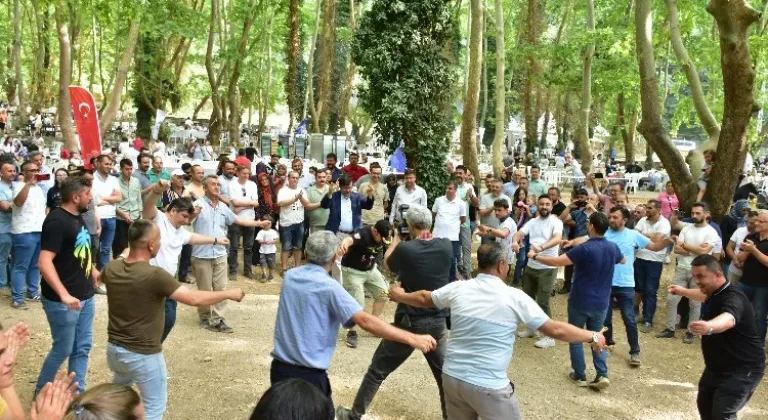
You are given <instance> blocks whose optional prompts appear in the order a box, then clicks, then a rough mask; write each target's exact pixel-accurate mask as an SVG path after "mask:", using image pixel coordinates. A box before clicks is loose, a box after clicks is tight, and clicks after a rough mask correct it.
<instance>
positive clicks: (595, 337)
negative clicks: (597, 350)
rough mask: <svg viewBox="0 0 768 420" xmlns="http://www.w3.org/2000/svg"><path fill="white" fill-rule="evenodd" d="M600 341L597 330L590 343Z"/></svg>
mask: <svg viewBox="0 0 768 420" xmlns="http://www.w3.org/2000/svg"><path fill="white" fill-rule="evenodd" d="M598 341H600V337H599V336H598V335H597V333H596V332H593V333H592V341H590V342H589V344H595V343H597V342H598Z"/></svg>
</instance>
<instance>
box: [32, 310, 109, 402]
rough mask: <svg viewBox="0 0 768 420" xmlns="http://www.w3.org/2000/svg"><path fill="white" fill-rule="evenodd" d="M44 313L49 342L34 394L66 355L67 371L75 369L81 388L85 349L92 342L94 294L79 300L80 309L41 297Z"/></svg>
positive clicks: (53, 375) (86, 369)
mask: <svg viewBox="0 0 768 420" xmlns="http://www.w3.org/2000/svg"><path fill="white" fill-rule="evenodd" d="M41 301H42V302H43V310H44V311H45V317H46V318H48V325H50V327H51V337H52V338H53V345H52V346H51V351H50V352H49V353H48V357H46V358H45V361H44V362H43V367H42V368H41V369H40V376H39V377H38V378H37V384H36V385H35V394H37V393H38V392H40V390H41V389H43V387H44V386H45V384H46V383H47V382H53V380H54V379H55V378H56V372H58V370H59V368H60V367H61V364H62V363H64V360H67V359H69V367H68V369H67V372H75V380H76V381H77V383H78V385H77V390H78V391H79V392H80V393H82V392H84V391H85V374H86V372H87V371H88V353H89V352H90V351H91V343H92V342H93V315H94V314H95V313H96V301H95V300H94V298H90V299H86V300H83V301H80V304H81V305H82V308H81V309H80V311H72V310H70V309H69V308H67V305H65V304H63V303H61V302H54V301H52V300H48V299H46V298H45V297H43V298H41Z"/></svg>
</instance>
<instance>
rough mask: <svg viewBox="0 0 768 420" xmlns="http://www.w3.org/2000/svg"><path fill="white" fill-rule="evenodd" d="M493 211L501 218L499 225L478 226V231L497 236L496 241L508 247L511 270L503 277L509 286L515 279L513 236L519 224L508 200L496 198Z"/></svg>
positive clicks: (491, 236)
mask: <svg viewBox="0 0 768 420" xmlns="http://www.w3.org/2000/svg"><path fill="white" fill-rule="evenodd" d="M493 212H494V213H495V215H496V218H497V219H499V227H498V228H491V227H488V226H485V225H480V226H479V227H478V229H477V230H478V233H479V234H480V236H486V237H490V238H496V242H499V243H500V244H502V245H503V246H504V248H506V249H507V252H508V254H507V258H508V259H507V262H508V263H509V268H510V270H509V272H508V273H507V278H506V279H502V280H504V282H505V283H507V285H508V286H512V283H513V279H514V277H515V276H514V273H515V269H514V265H515V264H514V261H515V252H514V251H513V250H512V238H514V236H515V234H516V233H517V225H516V224H515V221H514V220H513V219H512V218H511V217H509V203H507V201H506V200H496V201H494V202H493Z"/></svg>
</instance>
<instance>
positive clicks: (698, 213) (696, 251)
mask: <svg viewBox="0 0 768 420" xmlns="http://www.w3.org/2000/svg"><path fill="white" fill-rule="evenodd" d="M708 217H709V207H708V206H707V204H706V203H703V202H698V203H696V204H694V205H693V207H691V219H693V224H690V225H687V226H685V227H683V230H681V231H680V235H679V236H678V237H675V236H673V237H672V239H673V240H674V241H675V253H677V268H676V269H675V277H674V278H673V279H672V284H676V285H678V286H682V287H684V288H688V289H695V288H697V286H696V280H695V279H694V278H693V276H692V275H691V262H692V261H693V258H694V257H696V256H697V255H704V254H712V253H713V252H714V249H715V245H716V244H717V243H718V242H720V243H722V241H721V240H720V236H718V234H717V231H715V229H714V228H713V227H712V226H710V225H709V222H707V218H708ZM680 299H682V297H681V296H680V295H673V294H671V293H670V294H669V295H668V296H667V328H666V329H665V330H664V331H662V332H660V333H658V334H656V337H657V338H675V321H676V320H677V304H678V303H680ZM688 307H689V315H688V321H689V325H690V322H695V321H698V320H699V315H700V313H701V302H696V301H695V300H693V299H689V301H688ZM694 338H695V335H694V334H693V333H692V332H691V331H686V332H685V336H684V337H683V342H684V343H686V344H691V343H693V340H694Z"/></svg>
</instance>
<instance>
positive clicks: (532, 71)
mask: <svg viewBox="0 0 768 420" xmlns="http://www.w3.org/2000/svg"><path fill="white" fill-rule="evenodd" d="M538 9H539V1H538V0H528V10H527V15H526V30H527V33H526V41H527V45H526V46H527V47H528V51H529V52H528V55H527V57H526V77H525V90H524V93H523V115H524V117H525V151H526V153H533V152H534V150H535V149H536V137H537V136H536V125H537V124H538V115H536V104H535V98H534V94H535V93H534V89H533V81H534V79H535V78H536V77H537V76H538V73H539V65H538V63H537V62H536V55H535V51H536V44H537V43H538V38H539V34H538V32H539V30H538V29H539V16H538ZM500 48H501V47H500ZM500 48H499V49H500Z"/></svg>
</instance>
